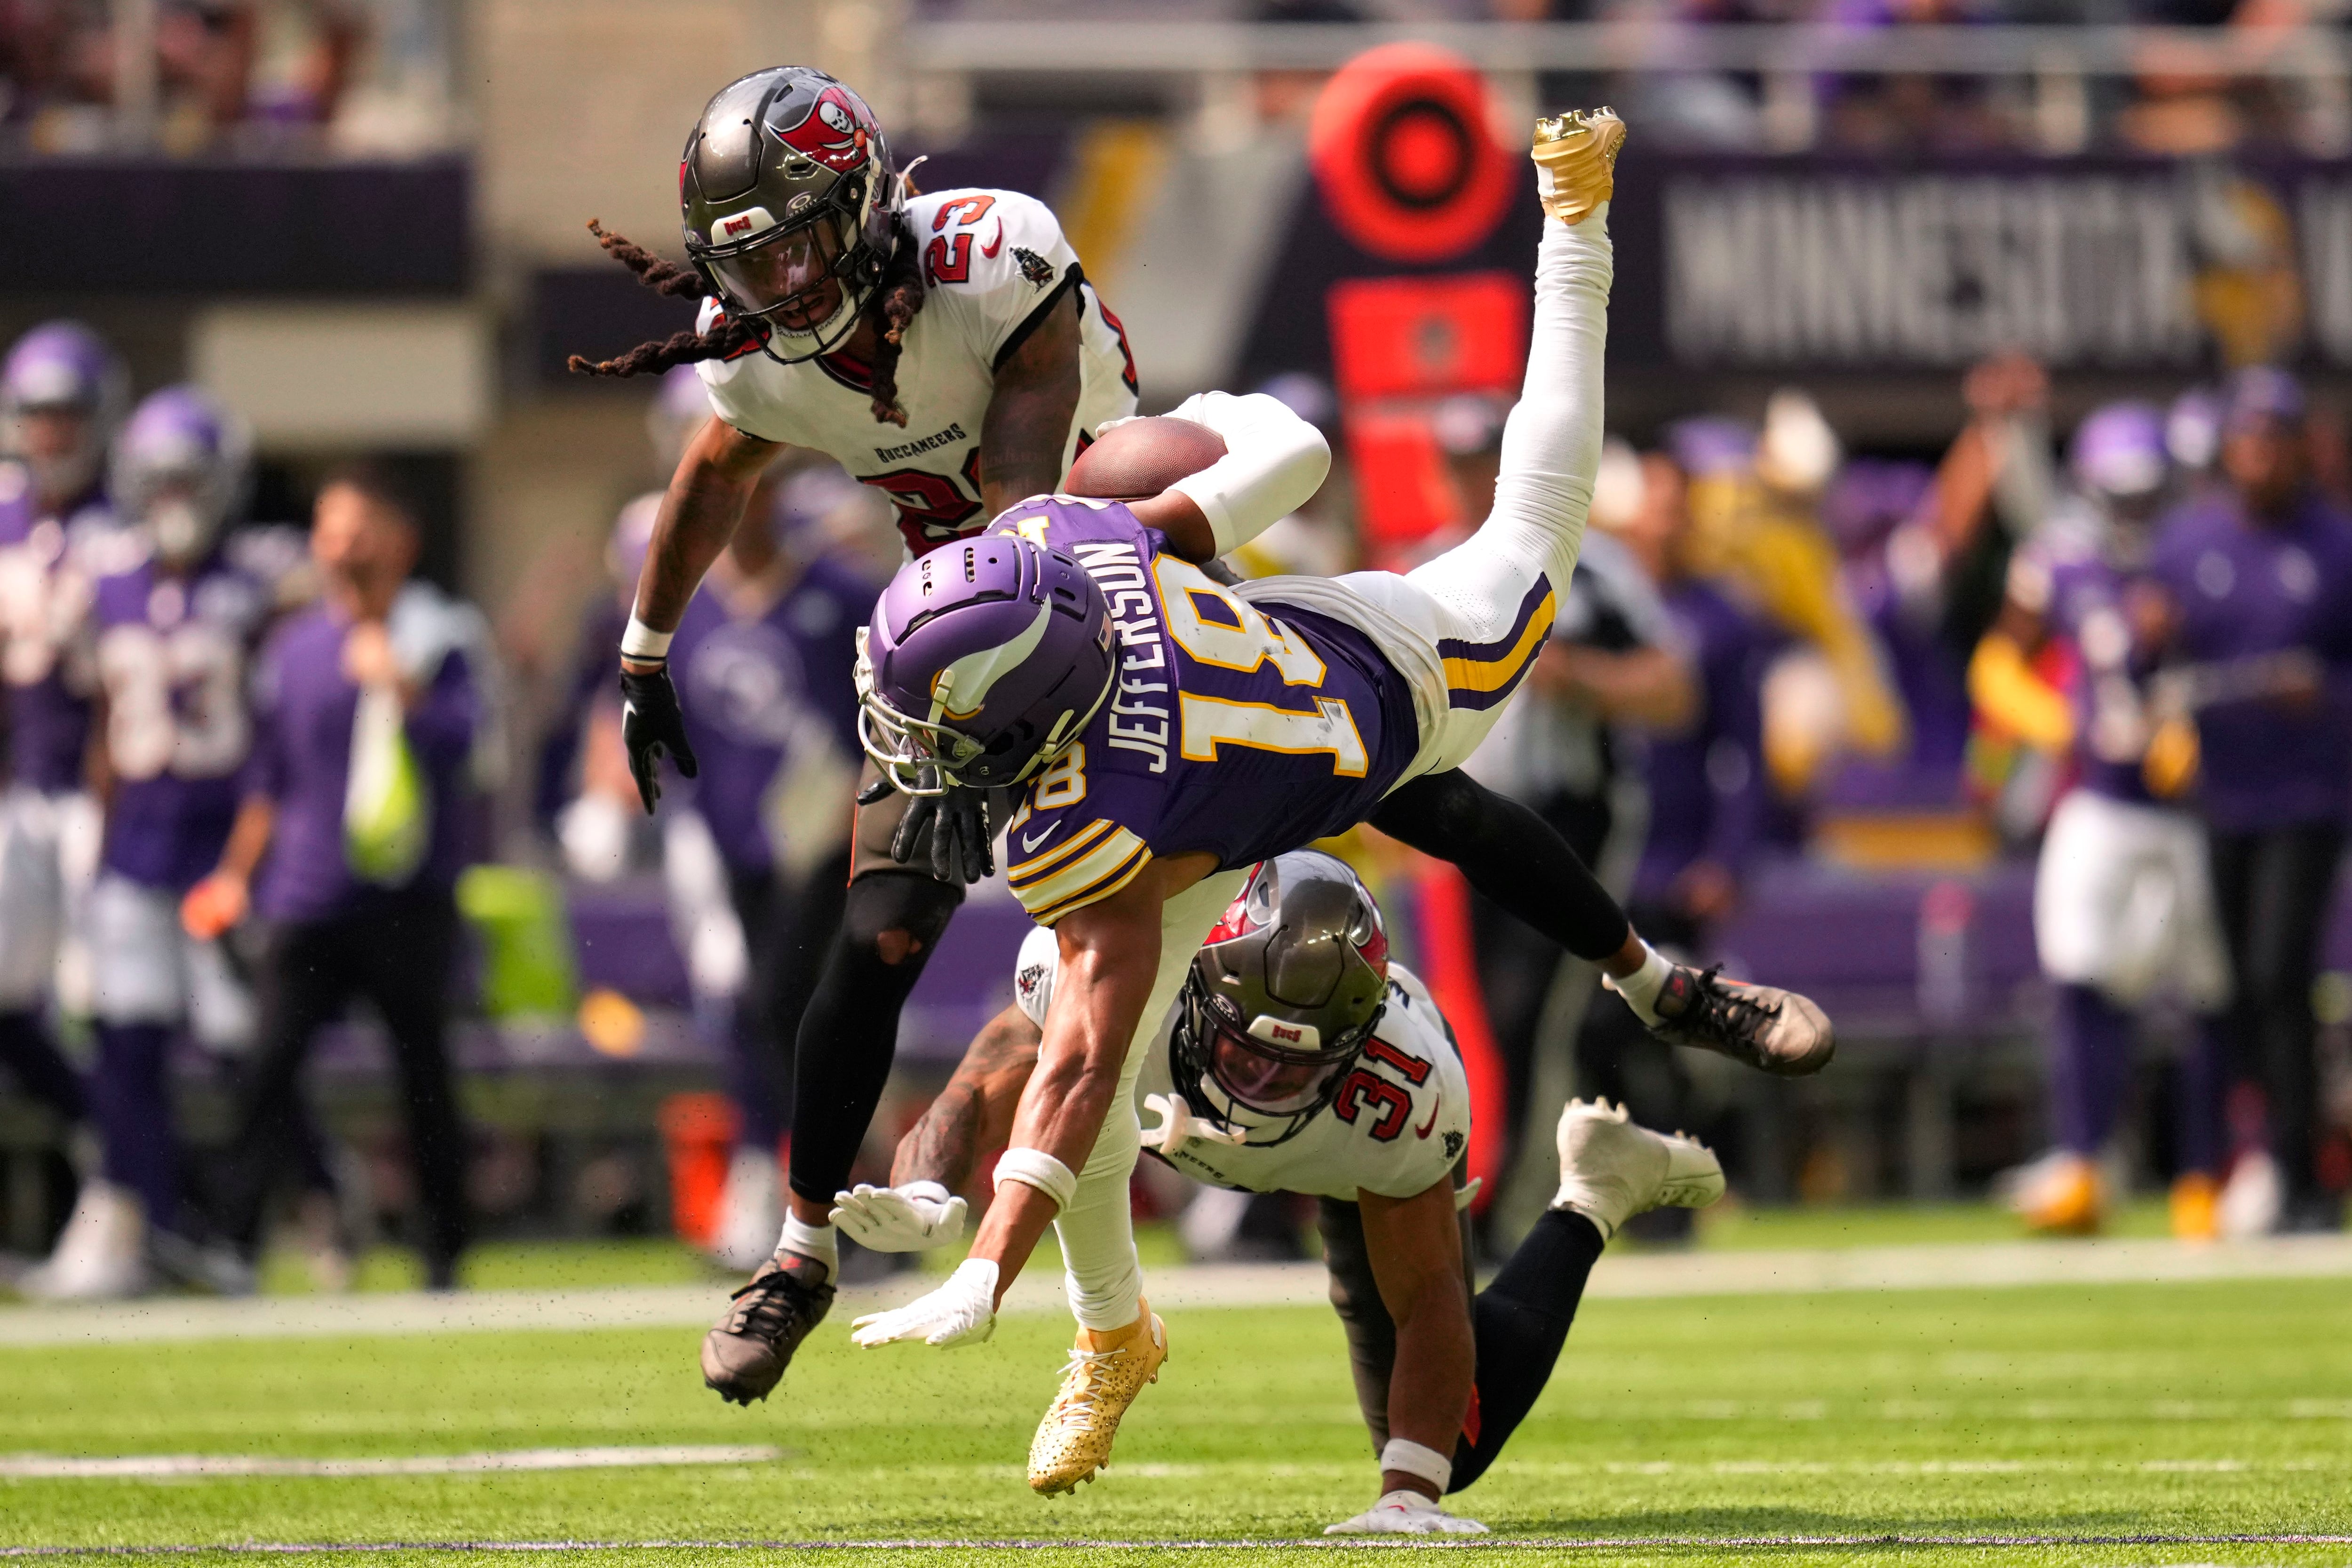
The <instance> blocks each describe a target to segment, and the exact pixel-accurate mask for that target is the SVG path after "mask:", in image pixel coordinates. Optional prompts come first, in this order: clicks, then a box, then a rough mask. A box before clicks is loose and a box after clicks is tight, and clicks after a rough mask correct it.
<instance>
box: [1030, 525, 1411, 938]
mask: <svg viewBox="0 0 2352 1568" xmlns="http://www.w3.org/2000/svg"><path fill="white" fill-rule="evenodd" d="M990 531H992V532H1001V533H1018V534H1020V535H1021V536H1022V537H1024V538H1025V539H1029V540H1031V541H1033V542H1036V543H1038V544H1042V545H1045V546H1049V547H1050V548H1052V549H1055V550H1059V551H1062V552H1065V553H1066V554H1068V555H1070V556H1072V557H1074V558H1075V559H1076V561H1077V562H1078V563H1079V564H1080V565H1081V566H1083V567H1084V568H1085V569H1086V572H1087V575H1088V576H1090V577H1092V578H1093V579H1094V581H1095V584H1096V585H1097V587H1099V588H1100V589H1101V590H1102V591H1103V595H1104V596H1105V597H1106V598H1107V599H1108V601H1109V604H1110V615H1111V625H1112V626H1114V627H1115V628H1116V630H1117V633H1118V645H1119V665H1118V684H1117V686H1116V687H1114V688H1113V689H1112V691H1111V694H1110V697H1109V699H1108V700H1106V701H1105V702H1104V703H1103V705H1102V707H1101V708H1100V709H1099V710H1097V711H1096V713H1095V716H1094V718H1093V719H1092V720H1091V721H1089V722H1088V723H1087V727H1086V730H1085V731H1084V733H1083V734H1082V736H1081V737H1080V739H1079V742H1078V743H1077V744H1076V745H1074V746H1072V747H1071V748H1070V749H1069V750H1068V751H1067V752H1065V753H1064V754H1063V755H1062V757H1061V758H1060V759H1058V760H1057V761H1056V762H1055V763H1054V765H1053V766H1051V767H1049V768H1047V769H1046V770H1045V772H1044V773H1040V774H1039V775H1038V776H1037V778H1036V779H1035V780H1034V782H1033V783H1032V784H1030V786H1029V789H1028V793H1027V795H1026V796H1025V798H1024V801H1023V804H1022V806H1021V809H1020V810H1019V811H1018V812H1017V813H1015V814H1014V816H1013V820H1012V822H1011V824H1010V825H1008V826H1007V827H1006V829H1005V858H1006V860H1007V861H1008V862H1009V864H1008V866H1007V867H1006V870H1005V876H1006V879H1007V880H1008V881H1010V882H1011V884H1012V887H1013V892H1014V893H1015V894H1016V895H1018V897H1019V898H1020V900H1021V904H1022V907H1023V908H1024V909H1026V910H1028V911H1029V913H1030V914H1031V915H1032V916H1033V917H1034V918H1035V919H1036V920H1037V921H1040V922H1042V923H1044V924H1047V925H1051V924H1052V923H1053V922H1054V921H1057V920H1059V919H1061V918H1062V917H1063V916H1064V915H1066V914H1068V913H1069V912H1070V911H1071V910H1076V909H1082V908H1084V907H1085V906H1086V905H1087V904H1090V903H1093V902H1095V901H1096V900H1099V899H1104V898H1108V897H1109V896H1110V895H1111V894H1112V893H1114V892H1117V891H1118V889H1121V888H1123V887H1125V886H1126V885H1127V884H1128V883H1129V882H1130V881H1132V880H1134V879H1135V877H1136V876H1137V874H1138V873H1139V872H1140V871H1141V870H1142V869H1143V868H1144V867H1145V865H1147V864H1148V863H1149V862H1150V860H1151V859H1152V858H1153V857H1155V856H1159V857H1166V856H1170V855H1182V854H1190V853H1197V852H1205V853H1208V854H1211V855H1213V856H1215V857H1216V858H1217V863H1218V865H1219V866H1220V867H1221V868H1234V867H1239V866H1246V865H1249V864H1251V863H1252V862H1254V861H1258V860H1263V859H1265V858H1269V857H1271V856H1274V855H1277V854H1280V853H1282V852H1284V851H1286V850H1290V849H1296V848H1297V847H1300V846H1301V845H1303V844H1306V843H1307V842H1309V841H1311V840H1313V839H1317V838H1321V837H1326V836H1328V835H1329V834H1334V833H1339V832H1343V831H1345V830H1346V829H1348V828H1349V827H1351V826H1354V825H1355V824H1357V823H1359V822H1361V821H1362V820H1363V819H1364V818H1365V817H1366V816H1369V815H1370V813H1371V811H1372V808H1373V807H1374V806H1375V805H1378V804H1379V803H1380V799H1381V796H1382V795H1385V794H1387V793H1388V791H1389V789H1390V787H1391V785H1393V784H1395V783H1396V782H1397V780H1398V778H1399V777H1401V776H1402V774H1403V773H1404V770H1405V768H1406V767H1407V765H1409V764H1410V763H1412V758H1413V754H1414V753H1415V752H1416V751H1418V750H1419V748H1420V744H1421V734H1420V724H1419V721H1418V720H1417V719H1416V717H1415V716H1414V710H1413V702H1412V689H1411V688H1410V687H1409V686H1408V684H1407V683H1406V681H1405V679H1404V678H1403V677H1402V676H1401V675H1399V674H1398V673H1397V672H1396V671H1395V670H1393V669H1392V668H1390V666H1389V664H1388V661H1387V660H1386V659H1384V658H1381V655H1380V654H1379V653H1378V652H1377V651H1376V650H1375V649H1374V648H1373V647H1372V645H1371V642H1370V639H1368V638H1367V637H1364V635H1363V634H1362V633H1360V632H1359V631H1357V630H1356V629H1355V628H1354V627H1352V626H1345V625H1342V624H1341V623H1339V622H1338V621H1335V620H1332V619H1330V618H1328V616H1319V615H1315V614H1312V613H1310V612H1307V611H1304V610H1300V609H1297V608H1296V607H1295V606H1291V605H1279V604H1265V603H1262V602H1255V601H1244V600H1243V599H1241V598H1239V597H1237V596H1235V595H1233V594H1231V593H1229V592H1228V591H1226V590H1225V589H1224V588H1223V587H1222V586H1220V585H1219V584H1217V583H1216V582H1214V581H1213V580H1212V579H1211V578H1210V577H1209V576H1208V574H1205V573H1203V572H1202V570H1201V569H1200V568H1199V567H1198V566H1195V565H1193V564H1192V563H1190V562H1188V561H1185V560H1183V559H1181V558H1180V557H1178V556H1175V555H1171V554H1167V553H1165V551H1166V549H1167V544H1168V542H1167V539H1166V537H1165V536H1164V535H1162V534H1161V533H1160V532H1159V531H1158V530H1156V529H1150V528H1146V527H1144V526H1143V525H1142V524H1141V523H1139V522H1138V521H1136V520H1135V514H1134V513H1133V512H1131V511H1129V510H1128V509H1127V508H1126V507H1124V506H1122V505H1120V504H1119V503H1118V502H1116V501H1093V500H1087V501H1081V500H1072V499H1070V498H1068V497H1066V496H1062V497H1054V498H1051V499H1039V500H1030V501H1024V502H1023V503H1022V504H1021V505H1019V506H1016V507H1014V508H1013V509H1012V510H1009V511H1007V512H1006V513H1005V514H1004V516H1003V518H1002V519H1000V520H999V521H997V522H996V523H994V524H992V527H991V529H990ZM1275 611H1278V612H1280V613H1279V616H1278V617H1277V616H1276V615H1275V614H1273V613H1270V612H1275Z"/></svg>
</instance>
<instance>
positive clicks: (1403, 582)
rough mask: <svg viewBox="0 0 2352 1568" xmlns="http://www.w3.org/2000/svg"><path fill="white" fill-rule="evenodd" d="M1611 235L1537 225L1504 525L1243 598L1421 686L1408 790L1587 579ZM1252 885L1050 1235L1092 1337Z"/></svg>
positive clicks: (1465, 739) (1204, 918)
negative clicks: (1219, 952) (1302, 614)
mask: <svg viewBox="0 0 2352 1568" xmlns="http://www.w3.org/2000/svg"><path fill="white" fill-rule="evenodd" d="M1608 222H1609V218H1608V208H1607V207H1606V206H1605V205H1604V206H1602V207H1601V208H1600V209H1599V210H1598V211H1596V212H1595V213H1594V214H1593V215H1592V216H1590V217H1588V218H1586V219H1585V220H1584V222H1582V223H1581V224H1579V225H1578V226H1575V227H1573V228H1570V226H1568V225H1566V224H1563V223H1561V222H1559V220H1558V219H1556V218H1546V219H1545V220H1544V234H1543V243H1542V245H1541V246H1540V247H1538V250H1537V253H1536V304H1535V324H1534V329H1533V332H1532V335H1531V338H1530V341H1529V343H1528V374H1527V382H1526V385H1525V387H1524V389H1523V390H1522V391H1521V393H1520V395H1519V401H1518V404H1517V406H1516V407H1514V408H1513V409H1512V410H1511V417H1510V421H1509V423H1508V424H1507V425H1506V426H1504V429H1503V458H1502V473H1501V475H1500V477H1499V478H1498V479H1496V482H1495V507H1494V510H1492V511H1491V512H1489V513H1487V516H1486V522H1485V523H1484V524H1483V525H1481V526H1480V528H1479V530H1478V531H1477V532H1476V533H1475V534H1473V535H1471V536H1470V537H1469V538H1468V539H1466V540H1465V541H1463V542H1462V543H1460V544H1458V545H1456V546H1454V548H1453V549H1452V550H1449V551H1447V552H1445V553H1444V554H1443V555H1440V556H1438V557H1437V558H1436V559H1435V560H1433V561H1431V562H1429V563H1426V564H1424V565H1422V566H1419V567H1416V568H1415V569H1414V570H1413V571H1412V572H1410V573H1407V574H1402V575H1399V574H1395V573H1391V572H1356V573H1350V574H1349V575H1347V576H1345V577H1339V578H1324V577H1267V578H1262V579H1260V580H1258V581H1256V582H1254V583H1245V584H1242V585H1241V587H1240V588H1239V589H1238V590H1236V591H1237V592H1238V593H1240V594H1241V595H1242V596H1243V597H1244V598H1247V599H1250V600H1253V601H1257V602H1262V603H1267V604H1269V605H1280V604H1295V605H1301V606H1303V607H1305V608H1307V609H1310V610H1314V611H1317V612H1318V613H1321V614H1324V615H1328V616H1332V617H1334V618H1335V619H1338V620H1342V621H1345V622H1347V623H1348V624H1349V625H1351V626H1357V627H1359V628H1360V629H1361V630H1362V631H1363V632H1364V633H1365V634H1366V635H1367V636H1369V637H1370V638H1371V639H1372V642H1373V645H1374V646H1375V647H1378V648H1380V650H1381V652H1382V653H1383V654H1384V655H1386V656H1387V658H1388V659H1389V662H1390V663H1391V665H1392V666H1394V667H1395V668H1396V669H1397V670H1398V671H1399V672H1400V673H1402V675H1404V676H1405V678H1406V679H1409V680H1410V681H1411V682H1412V692H1413V707H1414V710H1415V713H1416V715H1417V716H1418V718H1419V719H1420V721H1421V749H1420V752H1418V754H1416V755H1415V756H1414V758H1413V761H1412V766H1411V767H1409V768H1408V769H1407V770H1406V771H1405V773H1404V775H1403V778H1408V779H1409V778H1414V777H1418V776H1419V775H1420V774H1422V773H1435V772H1438V771H1440V770H1442V769H1445V768H1451V767H1455V766H1458V765H1459V764H1461V763H1463V762H1465V761H1466V760H1468V758H1469V755H1470V753H1471V752H1475V751H1476V750H1477V749H1478V742H1481V741H1483V740H1485V739H1486V731H1487V730H1488V729H1490V728H1491V727H1492V726H1493V724H1494V721H1495V717H1496V714H1497V713H1499V712H1500V711H1501V710H1502V707H1503V704H1504V702H1505V701H1506V700H1508V698H1509V697H1510V695H1511V694H1512V692H1513V691H1515V690H1516V689H1517V687H1518V685H1519V683H1520V682H1521V681H1522V680H1523V679H1525V678H1526V676H1527V672H1528V667H1529V666H1531V665H1532V664H1533V663H1534V662H1535V658H1536V655H1537V654H1538V653H1539V652H1541V651H1542V648H1543V643H1544V637H1545V635H1546V634H1547V633H1549V631H1550V629H1551V623H1552V617H1553V616H1554V615H1555V614H1556V613H1557V611H1558V607H1559V599H1560V596H1561V595H1563V594H1565V593H1566V592H1567V590H1568V580H1569V576H1570V574H1571V573H1573V572H1574V571H1575V570H1576V557H1577V552H1579V551H1580V549H1581V548H1582V546H1583V543H1584V520H1585V514H1586V512H1587V511H1588V510H1590V508H1591V504H1592V479H1593V475H1594V473H1595V471H1596V470H1597V469H1598V468H1599V467H1600V464H1601V370H1602V362H1603V360H1604V358H1605V357H1606V352H1607V347H1608V334H1609V285H1610V280H1611V277H1612V269H1613V262H1612V251H1611V248H1610V243H1609V228H1608ZM1398 782H1399V783H1402V782H1403V779H1400V780H1399V781H1398ZM1243 875H1244V874H1243V873H1242V872H1239V871H1234V872H1227V873H1223V874H1221V875H1219V876H1215V877H1212V878H1210V879H1207V880H1205V881H1203V882H1202V883H1200V884H1199V885H1197V886H1195V887H1193V888H1192V889H1187V890H1186V891H1185V892H1184V893H1182V894H1181V895H1180V896H1179V897H1177V898H1175V899H1171V900H1169V903H1168V907H1167V910H1165V912H1164V913H1163V914H1162V916H1161V919H1160V973H1159V974H1158V975H1157V977H1155V979H1154V980H1153V982H1152V986H1151V999H1150V1001H1149V1002H1148V1003H1146V1004H1145V1005H1144V1009H1143V1020H1142V1022H1141V1023H1140V1024H1139V1026H1137V1029H1136V1034H1135V1037H1134V1038H1133V1039H1131V1040H1129V1042H1128V1047H1127V1061H1126V1065H1125V1067H1124V1068H1122V1069H1121V1071H1120V1074H1119V1080H1118V1096H1117V1098H1116V1099H1114V1100H1112V1102H1111V1109H1110V1114H1109V1116H1108V1119H1107V1120H1106V1121H1104V1123H1103V1130H1102V1132H1101V1134H1100V1136H1098V1137H1097V1139H1096V1140H1095V1147H1094V1152H1093V1153H1092V1154H1091V1155H1089V1156H1088V1157H1087V1164H1086V1169H1085V1170H1083V1171H1081V1172H1080V1173H1078V1188H1077V1192H1076V1195H1074V1196H1073V1197H1072V1198H1071V1200H1070V1203H1069V1205H1068V1206H1067V1207H1066V1208H1065V1209H1064V1210H1063V1211H1062V1213H1061V1215H1060V1217H1058V1218H1057V1219H1056V1220H1055V1231H1056V1233H1057V1234H1058V1235H1059V1237H1060V1238H1061V1243H1062V1259H1063V1267H1064V1269H1065V1272H1066V1286H1067V1289H1068V1290H1069V1296H1070V1310H1072V1311H1073V1312H1075V1313H1076V1314H1077V1319H1078V1321H1079V1322H1080V1323H1082V1324H1084V1325H1085V1326H1087V1328H1091V1329H1118V1328H1124V1327H1126V1326H1127V1325H1128V1324H1129V1323H1131V1322H1133V1321H1135V1319H1136V1313H1137V1301H1138V1300H1139V1296H1140V1293H1141V1290H1142V1268H1141V1266H1140V1265H1139V1263H1138V1261H1137V1258H1136V1255H1135V1228H1134V1219H1133V1216H1132V1215H1131V1214H1130V1213H1129V1207H1128V1181H1129V1177H1130V1175H1131V1174H1132V1173H1133V1172H1134V1170H1135V1162H1136V1159H1137V1156H1138V1155H1139V1153H1140V1152H1142V1147H1143V1135H1142V1128H1141V1124H1140V1123H1139V1121H1138V1120H1137V1118H1136V1114H1135V1084H1136V1079H1138V1078H1139V1076H1140V1075H1141V1073H1142V1071H1143V1058H1144V1055H1145V1052H1146V1050H1147V1048H1148V1047H1149V1043H1150V1038H1151V1036H1152V1034H1153V1033H1154V1032H1155V1031H1156V1030H1157V1029H1158V1028H1159V1026H1160V1020H1161V1018H1162V1017H1164V1016H1166V1014H1167V1012H1168V1009H1169V1008H1170V1007H1171V1006H1172V1005H1174V1003H1175V1001H1176V994H1177V992H1178V991H1179V990H1180V989H1181V987H1182V985H1183V983H1184V973H1185V971H1186V969H1187V968H1189V967H1190V965H1191V964H1192V955H1193V953H1194V952H1196V951H1197V950H1198V949H1199V947H1200V945H1201V941H1202V938H1203V937H1205V936H1207V935H1208V934H1209V931H1210V928H1211V927H1213V926H1214V925H1215V924H1216V921H1217V917H1218V916H1219V915H1220V914H1222V913H1223V911H1224V909H1225V906H1226V905H1227V904H1229V903H1231V902H1232V901H1233V898H1234V894H1235V893H1236V892H1238V891H1239V890H1240V888H1241V884H1242V880H1243Z"/></svg>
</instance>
